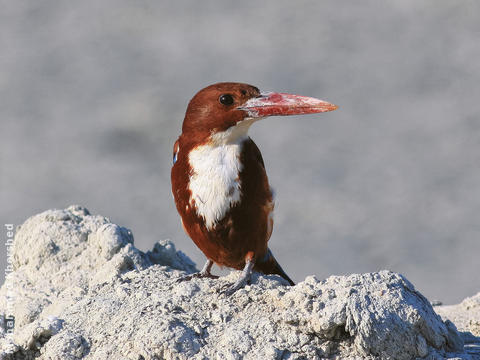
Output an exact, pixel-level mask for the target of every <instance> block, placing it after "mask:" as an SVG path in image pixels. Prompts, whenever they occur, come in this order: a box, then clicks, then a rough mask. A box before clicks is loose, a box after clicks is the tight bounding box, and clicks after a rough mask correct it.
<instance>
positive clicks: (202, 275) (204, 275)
mask: <svg viewBox="0 0 480 360" xmlns="http://www.w3.org/2000/svg"><path fill="white" fill-rule="evenodd" d="M201 278H209V279H218V276H217V275H212V274H210V273H207V272H202V271H199V272H197V273H195V274H190V275H186V276H182V277H180V278H178V279H177V282H178V283H179V282H183V281H190V280H192V279H201Z"/></svg>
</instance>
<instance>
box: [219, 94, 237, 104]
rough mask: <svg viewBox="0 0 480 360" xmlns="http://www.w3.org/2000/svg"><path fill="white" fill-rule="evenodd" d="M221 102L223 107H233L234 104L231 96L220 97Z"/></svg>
mask: <svg viewBox="0 0 480 360" xmlns="http://www.w3.org/2000/svg"><path fill="white" fill-rule="evenodd" d="M218 101H220V104H223V105H232V104H233V96H232V95H230V94H223V95H221V96H220V98H219V99H218Z"/></svg>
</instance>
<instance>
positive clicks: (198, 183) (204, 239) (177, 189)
mask: <svg viewBox="0 0 480 360" xmlns="http://www.w3.org/2000/svg"><path fill="white" fill-rule="evenodd" d="M335 109H337V106H336V105H333V104H330V103H328V102H326V101H323V100H319V99H315V98H312V97H306V96H300V95H292V94H286V93H277V92H261V91H260V90H259V89H258V88H257V87H255V86H252V85H248V84H242V83H234V82H222V83H217V84H213V85H210V86H208V87H206V88H204V89H202V90H200V91H199V92H198V93H197V94H196V95H195V96H194V97H193V98H192V99H191V100H190V102H189V104H188V107H187V110H186V113H185V118H184V121H183V125H182V133H181V135H180V136H179V138H178V139H177V141H176V142H175V145H174V147H173V166H172V172H171V180H172V193H173V197H174V200H175V205H176V207H177V210H178V213H179V214H180V217H181V221H182V226H183V229H184V230H185V232H186V233H187V235H188V236H189V237H190V238H191V239H192V240H193V242H194V243H195V244H196V245H197V246H198V248H199V249H200V250H201V251H202V252H203V253H204V254H205V256H206V258H207V261H206V263H205V265H204V267H203V268H202V270H201V271H200V272H198V273H196V274H193V275H189V276H186V277H184V278H182V280H189V279H191V278H194V277H210V278H218V276H214V275H212V273H211V269H212V266H213V264H214V263H215V264H217V265H219V266H226V267H229V268H233V269H236V270H242V273H241V275H240V277H239V278H238V280H237V281H235V282H234V283H233V284H229V285H227V286H225V287H224V289H223V290H222V291H221V292H222V293H224V294H227V295H231V294H233V293H234V292H235V291H237V290H238V289H240V288H242V287H243V286H245V285H246V284H247V283H249V282H250V279H251V274H252V271H259V272H261V273H264V274H277V275H280V276H281V277H282V278H284V279H285V280H286V281H287V282H288V283H289V284H290V285H295V283H294V282H293V281H292V280H291V279H290V278H289V277H288V275H287V274H286V273H285V271H283V269H282V267H281V266H280V264H279V263H278V262H277V260H276V259H275V257H274V256H273V253H272V251H271V250H270V249H269V248H268V240H269V239H270V235H271V234H272V230H273V210H274V204H275V202H274V197H273V192H272V189H271V187H270V185H269V182H268V177H267V173H266V171H265V164H264V162H263V158H262V154H261V153H260V150H259V149H258V147H257V145H256V144H255V143H254V142H253V141H252V139H251V138H250V137H249V136H248V130H249V128H250V126H251V125H252V124H253V123H254V122H256V121H258V120H261V119H264V118H266V117H268V116H274V115H276V116H279V115H280V116H281V115H300V114H313V113H321V112H327V111H332V110H335Z"/></svg>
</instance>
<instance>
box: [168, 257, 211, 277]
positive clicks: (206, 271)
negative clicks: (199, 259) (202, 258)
mask: <svg viewBox="0 0 480 360" xmlns="http://www.w3.org/2000/svg"><path fill="white" fill-rule="evenodd" d="M212 265H213V261H212V260H210V259H208V260H207V262H206V263H205V265H204V266H203V269H202V270H200V271H199V272H198V273H195V274H191V275H187V276H182V277H181V278H179V279H177V282H182V281H189V280H192V279H199V278H209V279H218V276H217V275H212V273H211V272H210V270H211V269H212Z"/></svg>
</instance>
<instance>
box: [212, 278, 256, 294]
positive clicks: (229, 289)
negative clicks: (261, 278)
mask: <svg viewBox="0 0 480 360" xmlns="http://www.w3.org/2000/svg"><path fill="white" fill-rule="evenodd" d="M245 285H250V277H249V278H248V279H246V278H244V277H243V276H241V277H240V278H239V279H238V280H237V281H235V282H234V283H233V284H227V285H224V286H222V287H221V288H220V290H219V294H220V295H226V296H230V295H233V293H234V292H235V291H237V290H239V289H241V288H243V287H244V286H245Z"/></svg>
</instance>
